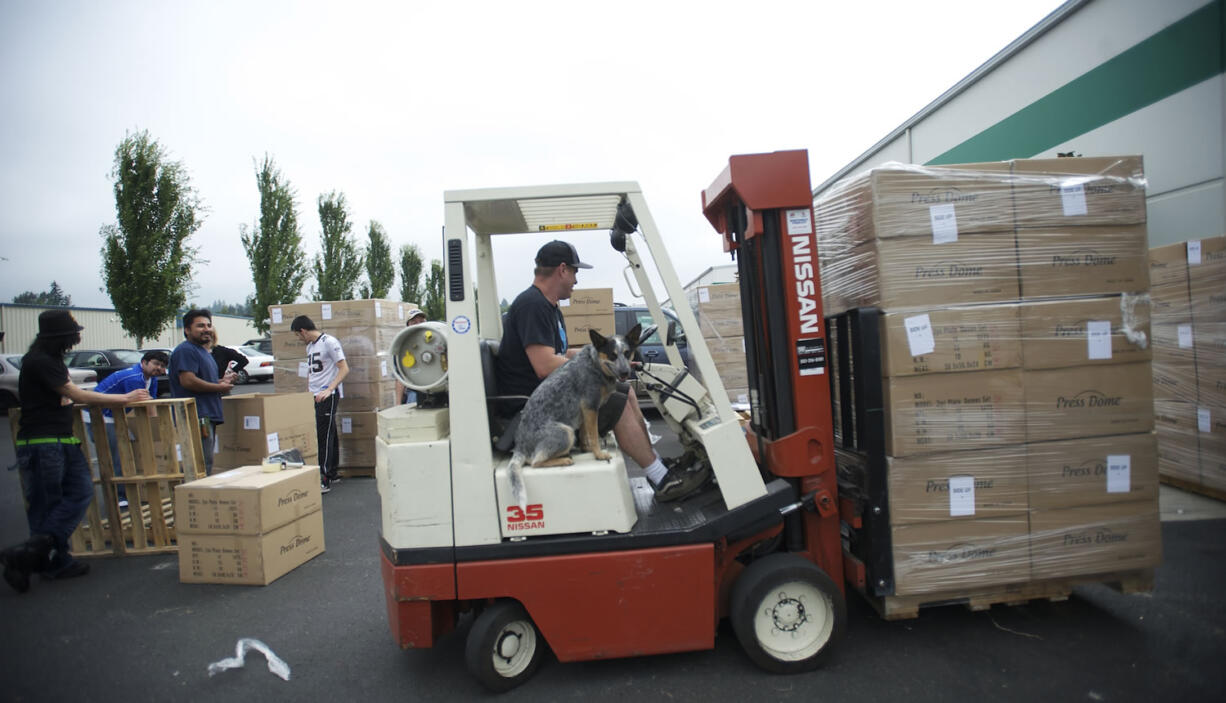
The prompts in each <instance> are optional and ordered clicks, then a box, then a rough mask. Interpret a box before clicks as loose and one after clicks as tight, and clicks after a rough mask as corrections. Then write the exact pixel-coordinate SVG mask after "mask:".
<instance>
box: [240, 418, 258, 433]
mask: <svg viewBox="0 0 1226 703" xmlns="http://www.w3.org/2000/svg"><path fill="white" fill-rule="evenodd" d="M243 429H244V430H258V429H260V416H259V415H243Z"/></svg>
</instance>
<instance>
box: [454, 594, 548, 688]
mask: <svg viewBox="0 0 1226 703" xmlns="http://www.w3.org/2000/svg"><path fill="white" fill-rule="evenodd" d="M544 650H545V639H544V638H543V637H541V633H540V631H539V630H537V629H536V625H535V624H533V622H532V618H530V617H528V613H527V612H526V611H525V610H524V608H523V606H521V605H520V604H519V603H516V602H515V601H509V600H504V601H498V602H497V603H495V604H493V605H491V606H489V607H488V608H486V609H485V610H484V611H482V613H481V614H480V615H478V616H477V619H476V620H475V621H473V626H472V629H471V630H469V632H468V641H467V642H466V643H465V645H464V663H465V664H466V665H467V666H468V671H469V673H471V674H472V675H473V676H474V677H475V678H476V679H477V680H478V681H480V682H481V685H483V686H485V687H486V688H488V689H490V690H491V691H495V692H501V691H509V690H511V689H512V688H515V687H516V686H518V685H520V684H521V683H523V682H525V681H527V680H528V679H529V678H531V677H532V675H533V674H534V673H536V669H537V667H538V666H540V664H541V655H542V653H543V652H544Z"/></svg>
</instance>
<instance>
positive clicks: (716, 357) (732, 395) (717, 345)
mask: <svg viewBox="0 0 1226 703" xmlns="http://www.w3.org/2000/svg"><path fill="white" fill-rule="evenodd" d="M686 302H687V303H688V304H689V306H690V310H692V311H693V312H694V319H696V320H697V321H698V329H699V330H700V331H701V332H702V338H703V339H704V340H705V341H706V344H707V349H708V350H709V351H710V352H711V360H712V361H714V362H715V368H716V369H718V370H719V378H720V380H721V381H723V383H724V389H725V390H726V391H727V392H728V400H729V402H732V403H736V404H740V405H745V404H748V403H749V375H748V372H747V371H746V364H745V336H744V334H745V332H744V322H743V319H742V316H741V286H740V285H739V284H737V283H719V284H714V285H703V286H694V287H693V288H692V289H689V290H687V291H686Z"/></svg>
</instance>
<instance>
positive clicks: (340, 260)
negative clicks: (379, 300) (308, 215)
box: [312, 191, 362, 300]
mask: <svg viewBox="0 0 1226 703" xmlns="http://www.w3.org/2000/svg"><path fill="white" fill-rule="evenodd" d="M317 202H318V205H319V224H320V227H321V228H322V230H323V231H322V233H321V235H320V238H319V245H320V246H319V249H320V253H319V254H317V255H316V256H315V282H316V285H317V288H316V289H315V290H314V291H313V293H314V295H313V296H312V297H313V298H314V299H315V300H352V299H353V290H354V288H355V287H356V286H357V283H358V279H359V278H361V276H362V252H361V251H359V250H358V245H357V243H356V242H354V241H353V237H351V236H349V233H350V232H351V231H352V230H353V224H352V223H350V222H349V211H348V208H347V207H346V206H345V194H344V193H338V192H336V191H332V192H331V193H329V194H327V195H321V196H319V199H318V201H317Z"/></svg>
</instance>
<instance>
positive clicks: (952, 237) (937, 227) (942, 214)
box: [928, 203, 958, 244]
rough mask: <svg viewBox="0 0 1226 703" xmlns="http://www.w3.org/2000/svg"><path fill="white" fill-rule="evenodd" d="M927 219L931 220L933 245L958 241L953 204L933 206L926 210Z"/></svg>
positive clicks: (956, 218) (956, 219)
mask: <svg viewBox="0 0 1226 703" xmlns="http://www.w3.org/2000/svg"><path fill="white" fill-rule="evenodd" d="M928 218H929V219H930V220H932V243H933V244H948V243H950V242H956V241H958V216H957V215H956V214H955V213H954V205H953V203H945V204H943V205H933V206H932V207H930V208H928Z"/></svg>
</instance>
